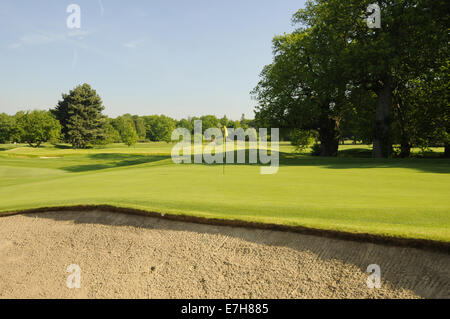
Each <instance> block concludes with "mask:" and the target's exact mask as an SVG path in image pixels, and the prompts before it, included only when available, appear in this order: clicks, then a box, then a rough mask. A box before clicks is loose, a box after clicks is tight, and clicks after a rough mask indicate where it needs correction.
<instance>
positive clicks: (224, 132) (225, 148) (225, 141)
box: [222, 125, 228, 175]
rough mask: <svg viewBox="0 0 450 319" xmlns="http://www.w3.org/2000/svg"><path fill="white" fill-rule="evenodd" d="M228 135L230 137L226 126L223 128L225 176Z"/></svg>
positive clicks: (223, 170)
mask: <svg viewBox="0 0 450 319" xmlns="http://www.w3.org/2000/svg"><path fill="white" fill-rule="evenodd" d="M227 135H228V131H227V127H226V126H225V125H224V127H223V152H222V154H223V160H222V175H225V158H226V157H225V153H226V151H227Z"/></svg>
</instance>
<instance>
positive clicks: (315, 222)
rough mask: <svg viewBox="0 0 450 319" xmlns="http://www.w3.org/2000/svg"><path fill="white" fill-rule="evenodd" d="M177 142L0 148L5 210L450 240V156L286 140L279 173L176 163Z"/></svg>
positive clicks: (0, 186)
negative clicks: (84, 208)
mask: <svg viewBox="0 0 450 319" xmlns="http://www.w3.org/2000/svg"><path fill="white" fill-rule="evenodd" d="M172 146H173V144H166V143H145V144H138V145H137V146H136V147H131V148H127V147H124V146H122V145H109V146H105V147H102V148H95V149H87V150H73V149H70V148H68V147H65V146H63V145H59V146H51V145H45V147H43V148H39V149H33V148H30V147H27V146H24V145H15V146H11V145H10V146H6V145H3V146H2V145H0V199H1V200H0V212H8V211H17V210H26V209H32V208H39V207H51V206H72V205H101V204H106V205H114V206H119V207H129V208H138V209H144V210H149V211H154V212H161V213H173V214H185V215H194V216H201V217H211V218H226V219H238V220H245V221H258V222H267V223H278V224H284V225H301V226H306V227H313V228H319V229H331V230H339V231H347V232H353V233H370V234H377V235H389V236H395V237H403V238H416V239H431V240H438V241H445V242H449V241H450V200H449V198H450V187H449V186H450V161H448V160H445V159H439V158H433V159H430V158H411V159H381V160H378V159H372V158H368V157H364V155H365V154H366V153H367V150H366V149H364V147H362V146H348V147H346V149H344V151H342V152H341V153H340V157H339V158H319V157H311V156H307V155H298V154H295V153H293V152H292V148H291V147H290V146H289V145H288V144H282V145H281V147H280V169H279V171H278V173H277V174H273V175H261V174H260V169H259V168H260V167H259V166H258V165H243V164H240V165H231V164H229V165H226V166H225V170H224V171H225V173H223V167H222V165H206V164H179V165H177V164H174V163H173V162H172V160H171V158H170V151H171V148H172ZM355 153H357V154H359V155H361V157H354V156H353V155H354V154H355Z"/></svg>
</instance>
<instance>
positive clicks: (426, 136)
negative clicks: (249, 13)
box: [252, 0, 450, 157]
mask: <svg viewBox="0 0 450 319" xmlns="http://www.w3.org/2000/svg"><path fill="white" fill-rule="evenodd" d="M372 2H373V0H345V1H342V0H309V1H307V3H306V6H305V9H301V10H299V11H298V12H297V13H295V14H294V16H293V23H294V24H295V25H296V29H295V30H294V31H293V32H292V33H285V34H283V35H279V36H276V37H275V38H274V39H273V55H274V57H273V62H272V63H271V64H269V65H267V66H265V67H264V69H263V70H262V72H261V74H260V81H259V83H258V85H257V86H256V87H255V89H254V90H253V91H252V95H253V97H254V99H255V100H256V101H257V106H256V109H255V120H256V122H257V125H259V126H266V127H269V126H271V127H281V128H287V129H293V130H297V131H298V132H297V133H296V134H295V138H296V139H297V140H299V141H300V142H301V141H308V139H309V138H310V137H314V138H315V139H317V143H316V145H315V147H314V148H315V149H316V151H317V153H318V154H320V155H322V156H336V155H337V151H338V147H339V141H340V140H342V139H343V138H353V139H358V140H361V141H363V142H365V143H367V144H373V152H372V155H373V157H389V156H392V155H394V154H397V155H399V156H402V157H408V156H409V155H410V152H411V148H412V147H422V148H427V147H431V146H443V147H445V155H446V156H447V157H448V156H450V135H449V128H450V108H449V105H450V103H449V92H450V90H449V83H450V81H449V65H450V59H449V52H448V43H449V39H448V35H449V33H448V26H449V21H448V19H449V15H448V12H449V2H448V1H446V0H379V1H377V2H378V4H379V6H380V8H381V28H379V29H377V28H369V27H368V25H367V22H366V18H367V17H368V15H369V13H367V8H368V6H369V4H371V3H372ZM446 12H447V13H446Z"/></svg>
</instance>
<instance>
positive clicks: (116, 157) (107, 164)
mask: <svg viewBox="0 0 450 319" xmlns="http://www.w3.org/2000/svg"><path fill="white" fill-rule="evenodd" d="M88 157H89V158H90V159H92V160H96V161H102V162H101V163H93V164H83V165H74V166H66V167H63V168H62V169H63V170H66V171H68V172H72V173H79V172H86V171H97V170H103V169H108V168H116V167H126V166H134V165H140V164H145V163H153V162H158V161H163V160H166V159H169V158H170V156H169V155H141V154H120V153H113V154H108V153H104V154H90V155H88Z"/></svg>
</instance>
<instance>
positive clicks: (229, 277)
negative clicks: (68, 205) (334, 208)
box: [0, 211, 450, 298]
mask: <svg viewBox="0 0 450 319" xmlns="http://www.w3.org/2000/svg"><path fill="white" fill-rule="evenodd" d="M70 264H77V265H79V266H80V267H81V288H80V289H68V288H67V286H66V280H67V277H68V276H69V273H67V272H66V269H67V266H68V265H70ZM370 264H378V265H379V266H380V267H381V276H382V284H381V288H380V289H369V288H368V287H367V284H366V280H367V277H368V275H369V274H368V273H366V269H367V266H368V265H370ZM0 297H1V298H74V297H75V298H80V297H81V298H105V297H106V298H417V297H424V298H449V297H450V256H449V255H447V254H445V253H438V252H431V251H424V250H418V249H413V248H399V247H388V246H382V245H375V244H369V243H358V242H350V241H343V240H337V239H336V240H335V239H329V238H321V237H316V236H307V235H301V234H295V233H288V232H279V231H270V230H255V229H244V228H238V227H224V226H210V225H199V224H192V223H183V222H174V221H168V220H163V219H157V218H150V217H143V216H133V215H125V214H120V213H108V212H100V211H93V212H48V213H39V214H24V215H16V216H9V217H3V218H0Z"/></svg>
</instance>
